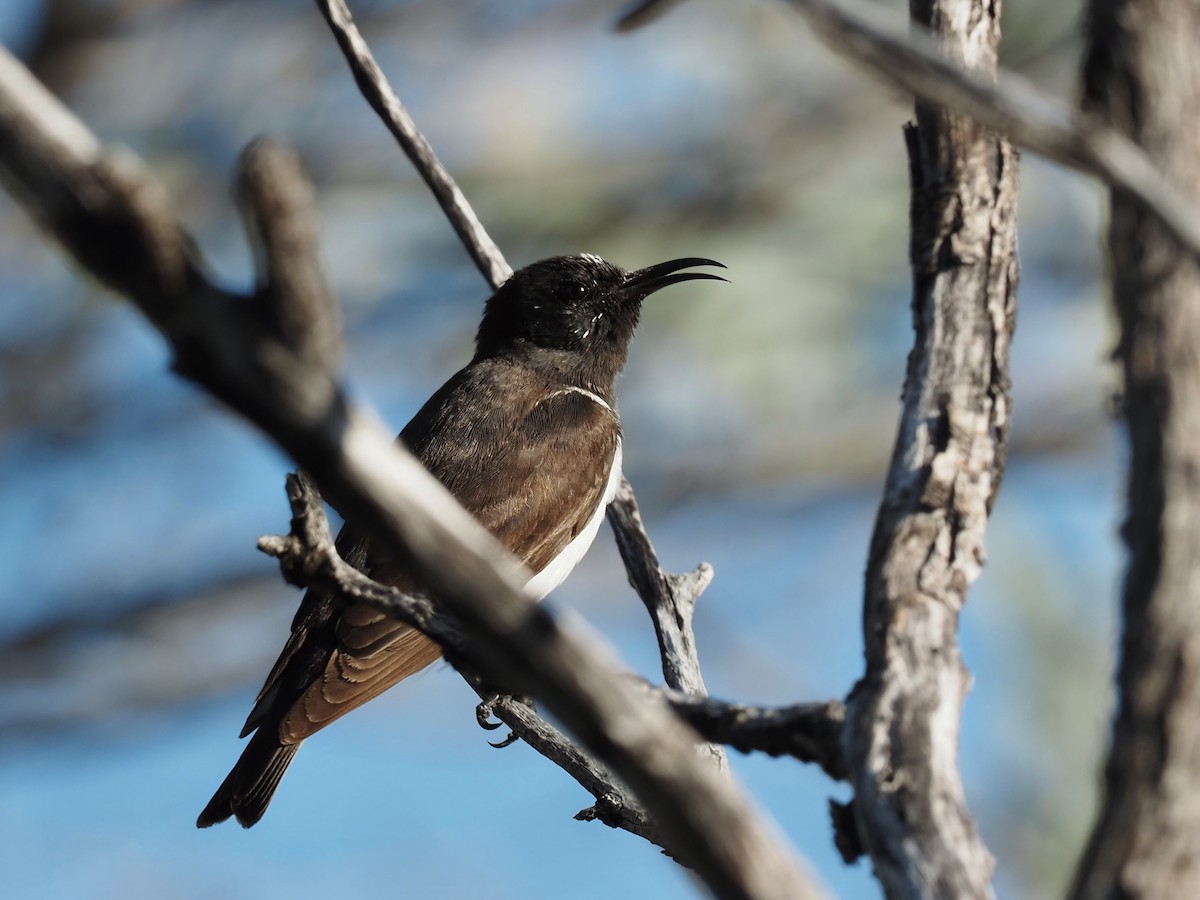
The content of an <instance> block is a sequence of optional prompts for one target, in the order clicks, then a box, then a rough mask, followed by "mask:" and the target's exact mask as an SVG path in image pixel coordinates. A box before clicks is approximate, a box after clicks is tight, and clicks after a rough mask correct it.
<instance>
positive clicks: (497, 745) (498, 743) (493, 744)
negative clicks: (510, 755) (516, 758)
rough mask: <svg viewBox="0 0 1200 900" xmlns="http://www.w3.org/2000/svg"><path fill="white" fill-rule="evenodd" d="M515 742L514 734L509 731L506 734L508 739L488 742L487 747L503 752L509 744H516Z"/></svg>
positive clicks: (515, 736)
mask: <svg viewBox="0 0 1200 900" xmlns="http://www.w3.org/2000/svg"><path fill="white" fill-rule="evenodd" d="M517 740H518V738H517V735H516V733H515V732H512V731H510V732H509V733H508V737H506V738H505V739H504V740H502V741H488V746H489V747H495V748H496V749H497V750H503V749H504V748H505V747H507V746H509V745H510V744H515V743H516V742H517Z"/></svg>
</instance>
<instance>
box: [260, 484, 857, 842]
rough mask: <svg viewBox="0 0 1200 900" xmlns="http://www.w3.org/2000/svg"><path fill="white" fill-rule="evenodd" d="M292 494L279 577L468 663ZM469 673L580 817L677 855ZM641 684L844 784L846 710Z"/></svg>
mask: <svg viewBox="0 0 1200 900" xmlns="http://www.w3.org/2000/svg"><path fill="white" fill-rule="evenodd" d="M287 492H288V502H289V504H290V506H291V509H292V528H291V533H290V534H288V535H285V536H279V537H263V538H259V541H258V546H259V549H260V550H262V551H263V552H264V553H266V554H268V555H269V556H273V557H275V558H276V559H278V560H279V565H280V570H281V571H282V572H283V575H284V577H285V579H287V581H288V582H289V583H291V584H294V585H296V586H297V587H302V588H317V589H319V590H322V591H324V592H326V593H328V594H330V595H331V596H334V597H337V598H339V599H340V600H341V601H342V602H344V603H351V602H362V603H367V604H369V605H371V606H373V607H375V608H376V609H379V610H381V611H383V612H385V613H387V614H388V615H390V616H394V617H395V618H397V619H399V620H401V621H402V622H404V623H405V624H407V625H411V626H412V627H414V628H417V629H420V630H421V631H422V632H423V633H424V634H426V635H428V636H429V637H431V638H432V639H433V640H435V641H436V642H437V643H438V644H439V645H440V646H441V647H442V649H443V651H444V652H445V654H446V656H447V658H448V659H449V660H450V662H451V663H453V664H456V665H457V664H459V662H460V661H467V662H469V660H470V659H471V650H470V643H469V641H468V639H467V637H466V636H465V634H464V633H463V630H462V628H461V627H460V626H459V625H458V623H457V622H455V621H454V619H453V618H452V617H451V616H449V615H447V614H446V613H445V612H444V611H442V610H441V609H439V608H438V606H437V605H436V604H434V603H431V602H430V601H429V600H428V599H427V598H425V597H422V596H419V595H411V594H405V593H403V592H402V591H400V590H398V589H397V588H395V587H392V586H390V585H384V584H380V583H379V582H376V581H373V580H372V579H371V578H369V577H368V576H366V575H364V574H363V573H362V572H360V571H358V570H357V569H355V568H354V567H353V566H351V565H350V564H348V563H346V562H345V561H344V560H342V558H341V557H340V556H338V553H337V549H336V547H335V544H334V539H333V533H332V531H331V530H330V528H329V522H328V519H326V517H325V509H324V504H323V503H322V501H321V496H320V494H319V493H317V491H316V487H315V485H313V483H312V481H311V480H310V479H309V478H307V476H305V475H303V474H297V475H289V476H288V479H287ZM462 674H463V676H464V677H465V678H466V680H467V683H468V684H470V685H471V686H472V687H473V688H474V689H475V690H476V691H477V692H478V693H479V695H480V697H481V698H483V699H484V700H485V703H484V704H481V707H482V712H483V715H484V716H486V715H488V714H494V715H495V716H496V717H497V718H498V719H500V720H501V721H502V722H503V723H504V724H506V725H508V727H509V728H510V729H511V730H512V733H513V734H514V735H516V736H517V737H519V738H520V739H522V740H523V741H525V742H526V743H527V744H529V745H530V746H531V747H532V748H533V749H534V750H536V751H537V752H538V753H540V754H541V755H543V756H545V757H546V758H547V759H549V760H550V761H551V762H553V763H554V764H555V765H557V766H559V767H560V768H562V769H563V770H564V771H565V772H566V773H567V774H568V775H570V776H571V777H572V778H574V779H575V780H576V781H577V782H579V784H580V785H581V786H582V787H583V788H584V789H585V790H587V791H588V792H590V793H591V794H592V796H594V797H595V798H596V801H597V803H596V805H595V806H593V807H591V808H590V809H587V810H583V811H582V812H580V813H579V814H578V815H577V816H576V818H583V819H589V820H590V819H599V820H601V821H603V822H604V823H605V824H607V825H610V826H612V827H616V828H622V829H624V830H626V831H629V832H632V833H634V834H637V835H639V836H641V837H643V838H646V839H647V840H649V841H651V842H652V843H655V844H658V845H659V846H661V847H663V849H664V850H667V851H668V852H670V848H669V847H667V846H665V845H664V844H663V842H662V838H661V836H660V835H659V834H658V833H657V831H656V830H655V828H654V827H653V824H652V823H651V822H650V821H649V820H648V819H647V817H646V814H645V812H644V811H643V810H642V809H641V807H640V806H639V805H638V803H637V801H636V799H635V798H634V797H633V795H632V794H630V793H629V790H628V788H626V787H625V786H624V785H622V784H621V783H620V782H619V781H618V780H617V779H616V778H614V777H613V775H612V774H611V773H610V772H609V771H608V770H607V769H606V768H605V767H604V766H602V765H601V764H600V763H598V762H597V761H596V760H595V759H594V758H593V757H592V756H590V755H588V754H587V753H585V752H584V751H582V750H581V749H580V748H579V747H578V746H576V745H575V744H574V743H572V742H571V741H570V740H569V739H568V738H567V737H566V736H565V735H563V734H562V732H561V731H559V730H558V729H557V728H555V727H554V726H553V725H551V724H550V723H548V722H547V721H546V720H545V719H543V718H542V717H541V716H539V715H538V714H537V712H536V710H534V709H533V708H532V707H530V706H529V705H528V704H526V703H523V702H521V701H520V700H518V699H514V698H513V697H511V696H508V695H501V696H498V697H497V696H495V695H494V694H493V692H492V691H491V690H490V688H489V686H488V685H486V684H485V683H484V682H483V681H482V680H481V679H479V678H478V677H476V676H475V675H474V674H473V673H472V672H471V671H470V670H469V669H468V670H463V671H462ZM631 678H632V676H631ZM632 680H634V681H636V682H637V683H638V684H639V687H640V688H641V689H642V690H643V691H644V692H646V693H647V694H657V695H658V696H660V697H661V698H662V699H664V700H666V702H667V703H669V704H670V705H671V707H672V708H673V709H674V710H675V712H676V713H678V714H679V716H680V717H681V718H682V719H683V720H684V721H685V722H687V723H688V724H689V725H691V726H692V727H693V728H695V729H696V731H697V732H699V733H700V734H701V736H703V737H704V738H705V739H706V740H709V741H711V742H713V744H728V745H729V746H731V747H733V748H734V749H735V750H739V751H741V752H743V753H752V752H761V753H767V754H769V755H771V756H791V757H793V758H795V759H797V760H799V761H801V762H809V763H815V764H817V765H819V766H820V767H821V768H822V769H823V770H824V771H825V772H826V773H827V774H828V775H829V776H830V777H832V778H835V779H842V778H844V777H845V764H844V762H843V760H842V756H841V746H840V743H839V740H840V738H839V735H840V732H841V728H842V724H843V721H844V718H845V709H844V708H843V706H842V704H841V703H838V702H836V701H833V702H830V703H805V704H797V705H795V706H788V707H756V706H749V705H745V704H736V703H726V702H722V701H719V700H713V699H712V698H709V697H705V696H702V695H697V694H689V693H686V692H683V691H679V690H674V689H671V688H666V689H661V688H654V687H653V686H651V685H649V684H647V683H645V682H642V681H640V679H632Z"/></svg>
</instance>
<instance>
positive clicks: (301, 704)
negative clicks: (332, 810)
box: [247, 392, 620, 745]
mask: <svg viewBox="0 0 1200 900" xmlns="http://www.w3.org/2000/svg"><path fill="white" fill-rule="evenodd" d="M437 399H438V398H437V396H435V398H433V400H431V401H430V404H433V403H434V402H435V401H436V400H437ZM444 406H446V407H450V408H451V409H452V407H453V398H451V401H450V402H447V403H445V404H444ZM447 412H448V410H447V409H440V410H439V409H435V410H433V411H432V413H433V414H434V415H438V414H441V415H443V416H444V415H445V414H446V413H447ZM428 414H430V410H429V404H427V407H426V409H425V410H422V412H421V413H419V414H418V417H417V419H414V422H413V425H416V424H417V423H418V420H419V419H420V418H421V416H423V415H428ZM508 415H510V416H511V417H512V420H513V421H512V427H511V428H510V429H487V431H488V432H489V433H492V432H495V434H496V435H497V437H496V439H495V440H494V441H492V442H491V443H488V444H481V443H480V442H479V441H478V440H471V439H470V436H469V435H458V436H457V437H458V438H459V439H456V440H455V439H452V440H445V439H443V440H436V441H432V442H429V443H428V444H427V445H425V446H422V445H420V444H419V443H418V444H417V445H416V446H412V447H411V449H413V451H414V452H415V453H417V455H418V456H419V457H420V458H421V460H422V462H424V463H425V465H426V467H427V468H429V469H430V471H431V472H432V473H433V474H434V475H435V476H436V477H437V478H438V479H439V480H440V481H442V483H443V484H445V485H446V486H447V487H448V488H449V489H450V491H451V492H452V493H453V494H454V495H455V497H456V498H457V499H458V500H459V502H460V503H462V504H463V506H464V507H466V508H467V510H468V511H470V512H471V513H472V514H474V515H475V517H476V518H478V519H479V521H480V522H481V523H482V524H483V525H484V526H485V527H486V528H487V529H488V530H489V531H490V532H491V533H492V534H493V535H495V536H496V537H497V538H498V539H499V540H500V541H502V542H503V543H504V544H505V545H506V546H507V547H508V548H509V549H510V550H511V551H512V552H513V553H514V554H516V555H517V556H518V557H519V558H520V559H521V560H522V561H523V562H524V563H525V565H526V567H527V568H528V569H529V570H530V571H531V572H534V573H536V572H539V571H541V570H542V569H543V568H544V567H545V566H546V565H547V564H548V563H549V562H550V561H551V560H552V559H554V557H555V556H557V555H558V553H559V552H561V551H562V550H563V548H564V547H566V546H567V544H569V543H570V542H571V540H572V538H574V537H575V535H576V534H578V533H579V531H580V530H581V529H582V528H583V527H584V526H585V525H586V524H587V522H588V521H589V520H590V519H591V517H592V515H593V514H594V513H595V511H596V508H597V506H598V504H600V503H601V502H602V501H603V497H604V491H605V489H606V487H607V484H608V478H609V473H610V471H611V468H612V463H613V458H614V456H615V453H616V450H617V447H618V444H619V441H620V432H619V426H618V423H617V421H616V417H615V416H614V414H613V413H612V412H611V410H609V409H607V408H606V407H605V406H602V405H600V404H599V403H597V402H596V401H595V400H594V399H591V398H589V397H587V396H585V395H582V394H580V393H577V392H563V393H559V394H556V395H554V396H552V397H551V398H550V399H548V400H545V401H543V402H541V403H539V404H537V405H536V406H533V407H532V408H530V409H528V411H527V412H526V413H525V414H524V415H519V414H518V415H515V416H514V415H512V412H511V410H509V412H508ZM448 418H451V419H452V418H453V417H448ZM426 424H427V425H433V426H435V427H433V428H425V429H421V431H426V432H433V433H437V427H436V426H437V423H436V422H434V423H426ZM413 425H410V427H409V428H408V429H406V430H405V432H406V434H404V435H401V438H402V439H405V438H406V437H407V434H408V433H409V431H410V430H411V429H412V428H413ZM441 437H442V438H447V437H452V436H451V435H448V434H446V432H445V430H444V429H443V430H442V431H441ZM339 548H340V549H341V550H342V552H343V554H344V555H345V556H346V557H347V558H348V559H349V561H350V562H351V563H352V564H354V565H357V566H358V567H359V568H361V569H363V570H364V571H366V572H367V573H368V574H370V575H371V576H372V577H373V578H374V579H376V580H378V581H381V582H384V583H387V584H393V585H396V586H397V587H400V588H401V589H402V590H415V589H417V585H416V583H415V582H414V580H413V579H412V577H411V575H410V574H409V572H408V570H407V569H406V567H405V566H404V565H403V563H401V562H400V561H399V560H397V559H395V558H391V557H389V556H386V555H383V554H380V553H377V552H373V551H372V549H371V548H370V546H369V544H368V542H367V541H365V540H363V539H361V538H360V537H359V536H358V535H357V534H356V533H355V531H354V530H353V529H352V527H351V526H347V527H346V528H345V529H343V533H342V535H341V536H339ZM312 593H313V592H310V595H309V596H308V597H306V598H305V603H304V605H303V606H302V607H301V611H300V614H298V615H297V620H296V622H295V623H294V625H293V634H292V637H291V640H289V642H288V646H287V647H285V648H284V653H283V654H282V655H281V657H280V661H279V662H278V663H277V664H276V666H275V668H274V670H273V671H272V676H270V677H269V678H268V680H267V683H266V684H265V685H264V686H263V690H262V693H261V694H260V695H259V702H258V703H257V704H256V705H255V711H254V712H252V713H251V716H250V719H249V720H248V721H247V731H249V730H252V729H253V728H254V727H256V726H257V725H259V724H265V722H266V721H268V720H269V719H272V718H275V716H276V715H279V716H280V718H279V720H278V721H279V740H280V742H281V743H283V744H285V745H287V744H292V743H295V742H298V741H301V740H303V739H304V738H306V737H308V736H309V735H311V734H312V733H314V732H316V731H318V730H320V729H321V728H323V727H325V726H326V725H327V724H329V723H330V722H332V721H333V720H334V719H336V718H339V717H340V716H342V715H345V714H346V713H347V712H349V711H350V710H352V709H355V708H357V707H359V706H361V705H362V704H363V703H366V702H367V701H368V700H370V699H372V698H373V697H376V696H378V695H379V694H380V693H382V692H383V691H385V690H387V689H388V688H389V687H391V686H392V685H394V684H396V683H397V682H399V681H400V680H402V679H403V678H406V677H407V676H409V675H411V674H413V673H414V672H417V671H419V670H421V669H423V668H425V667H426V666H428V665H429V664H430V663H432V662H434V661H435V660H436V659H437V658H438V657H439V655H440V653H439V651H438V648H437V646H436V645H435V644H433V643H432V642H431V641H429V640H428V639H427V638H425V637H424V636H422V635H421V634H419V633H418V632H416V631H414V630H413V629H411V628H408V627H407V626H405V625H402V624H400V623H398V622H396V621H395V620H393V619H391V618H389V617H387V616H385V615H383V614H382V613H380V612H378V611H377V610H375V609H373V608H371V607H368V606H365V605H362V604H352V605H350V606H347V607H345V608H344V609H338V608H336V607H334V606H332V605H331V604H332V602H331V601H330V600H329V599H328V598H327V597H325V598H322V597H317V598H312ZM270 713H274V714H275V715H270ZM281 713H282V715H280V714H281Z"/></svg>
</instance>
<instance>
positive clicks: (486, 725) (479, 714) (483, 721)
mask: <svg viewBox="0 0 1200 900" xmlns="http://www.w3.org/2000/svg"><path fill="white" fill-rule="evenodd" d="M502 696H503V695H502V694H492V696H490V697H488V698H487V699H486V700H482V701H480V703H479V705H478V706H476V707H475V721H476V722H478V723H479V727H480V728H483V729H486V730H487V731H495V730H496V729H497V728H499V727H500V726H501V725H503V724H504V723H503V722H499V721H497V722H493V721H492V713H493V711H494V710H495V706H496V704H497V703H499V702H500V699H501V697H502ZM488 743H491V742H490V741H489V742H488Z"/></svg>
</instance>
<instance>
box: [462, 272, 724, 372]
mask: <svg viewBox="0 0 1200 900" xmlns="http://www.w3.org/2000/svg"><path fill="white" fill-rule="evenodd" d="M693 266H721V264H720V263H719V262H714V261H713V260H711V259H699V258H689V259H675V260H671V261H670V262H664V263H660V264H658V265H656V266H649V267H647V268H645V269H638V270H637V271H635V272H626V271H625V270H624V269H622V268H621V267H620V266H616V265H613V264H612V263H610V262H607V261H605V260H603V259H601V258H600V257H598V256H593V255H592V254H590V253H583V254H580V255H578V256H554V257H551V258H550V259H543V260H542V261H540V262H536V263H533V264H532V265H529V266H526V267H525V268H523V269H521V270H520V271H518V272H514V273H513V275H512V277H511V278H509V279H508V281H506V282H504V284H502V285H501V286H500V288H499V289H498V290H497V291H496V293H495V294H493V295H492V298H491V299H490V300H488V302H487V307H486V309H485V310H484V313H483V322H482V323H481V324H480V326H479V334H478V336H477V338H476V347H477V350H476V356H477V357H483V356H491V355H495V354H500V353H508V352H513V353H519V354H522V355H525V356H526V357H527V358H529V360H530V361H531V362H532V363H533V364H535V365H540V366H544V367H549V368H552V369H556V370H560V373H559V374H560V375H561V376H562V377H564V378H568V379H569V380H570V381H571V382H572V383H577V384H580V385H581V386H590V387H592V388H593V389H601V390H604V391H605V392H606V393H607V391H608V390H609V389H611V386H612V382H613V380H614V379H615V378H616V376H617V374H618V373H619V372H620V371H621V368H622V367H623V366H624V365H625V357H626V354H627V353H628V351H629V343H630V341H631V340H632V339H633V332H634V329H635V328H636V327H637V323H638V316H639V315H640V313H641V309H642V301H643V300H645V299H646V297H648V296H649V295H650V294H652V293H654V292H655V291H657V290H660V289H662V288H665V287H667V286H669V285H672V284H678V283H679V282H681V281H690V280H698V279H708V280H712V281H724V280H725V279H724V278H721V277H720V276H718V275H710V274H708V273H706V272H684V271H682V270H683V269H687V268H691V267H693ZM721 267H722V268H724V266H721Z"/></svg>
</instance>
